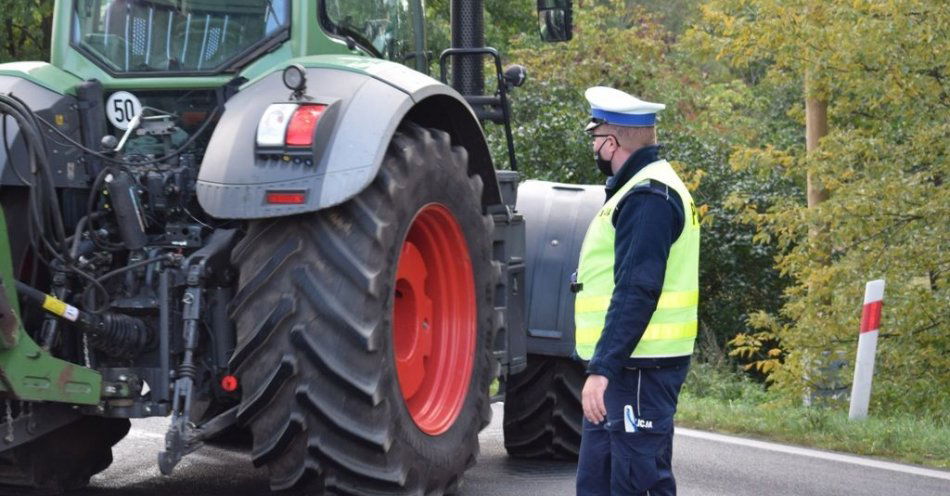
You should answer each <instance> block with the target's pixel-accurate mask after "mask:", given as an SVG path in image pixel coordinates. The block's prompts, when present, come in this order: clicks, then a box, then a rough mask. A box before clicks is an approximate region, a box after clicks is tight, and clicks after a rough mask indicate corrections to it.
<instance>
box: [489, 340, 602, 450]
mask: <svg viewBox="0 0 950 496" xmlns="http://www.w3.org/2000/svg"><path fill="white" fill-rule="evenodd" d="M586 378H587V374H586V373H585V372H584V367H583V365H582V364H581V363H580V362H578V361H576V360H572V359H570V358H563V357H548V356H541V355H528V367H527V368H526V369H525V370H524V371H523V372H521V373H520V374H517V375H514V376H511V377H509V378H508V383H507V384H506V385H505V419H504V431H505V449H506V450H507V451H508V454H509V455H511V456H515V457H519V458H547V459H556V460H577V455H578V453H579V452H580V447H581V431H582V426H583V424H582V420H583V415H584V412H583V410H582V408H581V389H583V387H584V381H585V380H586Z"/></svg>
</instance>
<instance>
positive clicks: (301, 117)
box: [286, 105, 327, 146]
mask: <svg viewBox="0 0 950 496" xmlns="http://www.w3.org/2000/svg"><path fill="white" fill-rule="evenodd" d="M326 108H327V107H326V105H301V106H300V107H297V110H296V111H295V112H294V115H293V117H291V118H290V124H288V125H287V141H286V143H287V146H311V145H313V130H314V128H316V127H317V123H318V122H320V116H322V115H323V111H324V110H325V109H326Z"/></svg>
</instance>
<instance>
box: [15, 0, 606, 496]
mask: <svg viewBox="0 0 950 496" xmlns="http://www.w3.org/2000/svg"><path fill="white" fill-rule="evenodd" d="M537 7H538V12H537V13H538V20H539V32H540V36H541V37H542V39H544V40H545V41H552V42H555V41H565V40H568V39H570V36H571V31H572V28H571V14H572V10H571V9H572V6H571V2H570V0H538V3H537ZM483 15H484V14H483V5H482V3H481V2H480V1H463V0H453V1H452V4H451V28H452V35H451V38H452V46H451V47H448V48H447V49H446V50H445V51H443V52H442V53H440V54H439V56H438V59H436V58H435V57H434V55H433V53H431V52H429V51H427V49H426V36H425V27H426V19H425V10H424V6H423V2H422V1H421V0H403V1H394V0H373V1H368V0H57V2H56V5H55V10H54V22H53V38H52V40H53V41H52V52H51V57H50V63H44V62H13V63H7V64H2V65H0V120H2V122H0V126H2V127H0V133H2V136H0V138H2V146H0V207H2V210H0V274H2V287H0V437H2V440H0V486H2V487H4V488H6V489H3V490H4V491H8V490H9V491H12V492H13V493H14V494H23V493H24V492H28V491H42V492H54V493H56V492H63V491H68V490H72V489H76V488H80V487H83V486H84V485H86V484H88V482H89V479H90V477H91V476H92V475H94V474H96V473H98V472H101V471H102V470H104V469H105V468H106V467H108V466H109V464H110V463H111V461H112V447H113V446H114V445H115V444H116V443H117V442H118V441H120V440H121V439H122V438H123V436H125V435H126V434H127V433H128V431H129V429H130V420H131V419H138V418H145V417H154V416H162V417H168V419H169V427H168V431H167V434H166V435H165V445H164V450H163V451H161V452H160V453H157V454H156V455H157V463H158V466H159V468H160V469H161V472H162V473H163V474H166V475H170V474H172V472H173V470H174V468H175V466H176V465H177V464H178V463H179V462H180V461H181V459H182V458H183V457H184V456H187V455H188V454H189V453H192V452H194V451H195V450H197V449H198V448H200V447H201V446H202V445H203V444H204V443H208V442H214V441H215V440H220V439H222V438H224V437H227V436H233V435H235V433H244V434H249V437H250V439H252V441H251V442H250V457H251V460H252V462H253V464H254V465H255V466H257V467H266V471H267V474H268V477H269V483H270V487H271V488H272V489H273V490H274V491H289V492H291V493H304V494H419V495H422V494H426V495H430V494H432V495H438V494H451V493H453V492H455V491H456V489H457V487H458V486H459V484H460V482H461V480H462V477H463V474H464V472H465V470H466V469H467V468H469V467H471V466H472V465H473V464H474V463H475V462H476V458H477V455H478V433H479V431H480V430H481V429H482V428H484V427H485V426H486V425H487V424H488V423H489V420H490V418H491V413H492V409H491V403H492V401H502V400H503V401H504V402H505V404H504V432H505V444H506V447H507V450H508V452H509V453H510V454H511V455H512V456H521V457H538V458H567V459H569V458H572V457H576V455H577V450H578V447H579V442H580V422H581V411H580V406H579V403H580V402H579V389H580V385H581V382H582V380H583V377H584V375H583V366H582V364H581V363H580V362H579V361H578V360H575V359H574V358H573V357H575V356H576V354H575V353H574V341H573V339H574V337H573V322H572V321H573V316H572V315H573V310H572V301H573V300H572V298H573V297H572V295H571V293H570V291H569V280H570V274H571V272H573V271H574V269H575V267H576V263H577V253H578V251H579V248H580V246H579V242H580V239H581V237H582V236H583V234H584V229H585V227H586V225H587V222H588V221H589V220H590V218H592V217H593V215H594V213H595V211H596V210H597V208H598V207H599V206H600V204H601V203H602V201H603V191H602V189H601V188H599V187H591V186H572V185H563V184H554V183H546V182H539V181H527V182H521V179H520V176H519V174H518V172H517V171H516V167H517V162H516V155H515V147H514V143H513V140H512V134H511V127H510V120H511V117H510V105H509V101H508V92H510V91H512V90H513V89H514V88H516V87H517V86H519V85H520V84H521V82H523V81H524V78H525V70H524V68H522V67H519V66H510V67H508V68H506V69H503V68H502V66H501V62H500V57H499V54H498V52H497V51H496V50H494V49H492V48H489V47H486V46H485V43H484V27H483ZM436 62H438V67H439V68H440V70H439V72H440V74H439V76H440V79H435V78H433V77H431V76H430V75H429V74H428V73H429V72H430V67H435V66H436ZM486 62H488V64H487V67H490V68H492V67H493V68H494V73H495V74H494V77H489V78H486V77H485V74H484V68H485V67H486ZM486 81H487V83H488V86H489V91H488V92H487V93H486ZM491 86H494V88H491ZM487 123H492V125H500V126H503V127H504V128H505V131H506V133H505V134H506V138H507V145H508V156H507V157H499V158H493V157H492V156H491V154H490V152H489V147H488V146H487V142H486V138H485V134H484V131H483V127H482V126H483V124H487ZM506 159H507V162H509V167H508V168H507V169H502V168H500V167H496V166H495V164H496V163H499V162H505V161H506ZM11 488H12V489H11Z"/></svg>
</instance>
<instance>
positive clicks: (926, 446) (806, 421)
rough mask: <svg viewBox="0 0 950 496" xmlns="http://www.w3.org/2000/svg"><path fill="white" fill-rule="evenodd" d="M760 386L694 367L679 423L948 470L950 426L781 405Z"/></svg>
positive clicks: (930, 420)
mask: <svg viewBox="0 0 950 496" xmlns="http://www.w3.org/2000/svg"><path fill="white" fill-rule="evenodd" d="M770 400H771V397H770V396H769V395H768V393H766V392H765V391H763V390H762V388H761V386H759V385H757V384H755V383H753V382H751V381H748V380H742V379H738V378H737V376H736V375H735V374H732V373H730V372H723V371H722V370H717V369H715V368H714V367H711V366H708V365H705V364H694V366H693V370H692V371H691V373H690V377H689V378H688V379H687V381H686V384H685V386H684V388H683V392H682V394H681V395H680V400H679V408H678V411H677V414H676V422H677V425H681V426H684V427H691V428H695V429H703V430H710V431H716V432H726V433H734V434H740V435H744V436H749V437H755V438H760V439H767V440H771V441H778V442H784V443H789V444H796V445H802V446H810V447H814V448H820V449H826V450H833V451H842V452H847V453H854V454H857V455H865V456H873V457H878V458H886V459H891V460H896V461H901V462H905V463H913V464H919V465H927V466H931V467H936V468H942V469H948V468H950V425H947V424H946V422H940V421H937V420H935V419H933V418H927V417H922V416H914V415H902V416H895V417H876V416H873V414H874V412H873V411H872V412H871V413H872V416H870V417H869V418H868V419H866V420H863V421H851V420H849V419H848V412H847V411H845V410H846V409H845V410H842V409H840V408H838V409H834V408H818V407H812V408H807V407H804V406H793V407H789V406H784V405H782V406H779V404H778V403H777V402H775V401H770Z"/></svg>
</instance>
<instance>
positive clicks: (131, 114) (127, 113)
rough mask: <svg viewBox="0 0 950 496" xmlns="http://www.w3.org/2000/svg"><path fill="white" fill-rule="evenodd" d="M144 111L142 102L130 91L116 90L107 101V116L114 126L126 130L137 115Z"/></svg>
mask: <svg viewBox="0 0 950 496" xmlns="http://www.w3.org/2000/svg"><path fill="white" fill-rule="evenodd" d="M140 113H142V102H140V101H139V99H138V98H137V97H136V96H135V95H133V94H132V93H129V92H128V91H116V92H115V93H113V94H112V95H110V96H109V99H108V100H107V101H106V117H108V118H109V122H111V123H112V125H113V126H115V127H117V128H119V129H122V130H126V129H128V128H129V123H131V122H132V119H134V118H135V116H137V115H139V114H140Z"/></svg>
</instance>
